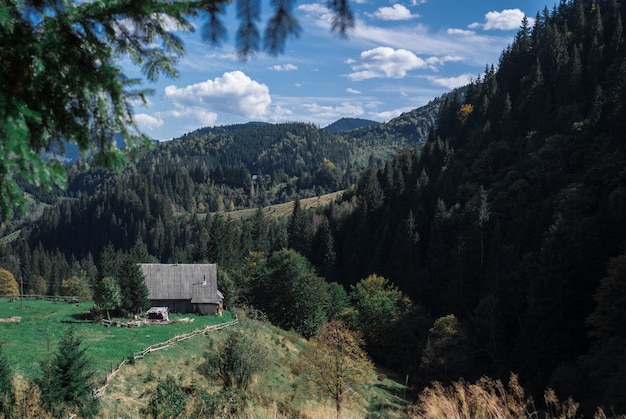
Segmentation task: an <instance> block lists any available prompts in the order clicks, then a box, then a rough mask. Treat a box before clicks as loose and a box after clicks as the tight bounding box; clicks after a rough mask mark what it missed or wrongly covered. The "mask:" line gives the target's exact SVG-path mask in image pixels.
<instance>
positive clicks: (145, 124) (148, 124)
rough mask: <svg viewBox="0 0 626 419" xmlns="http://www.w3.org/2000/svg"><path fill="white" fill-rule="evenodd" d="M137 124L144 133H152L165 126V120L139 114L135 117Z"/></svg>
mask: <svg viewBox="0 0 626 419" xmlns="http://www.w3.org/2000/svg"><path fill="white" fill-rule="evenodd" d="M135 122H137V125H138V126H139V128H140V129H141V130H142V131H143V130H146V131H152V130H154V129H156V128H160V127H162V126H163V123H164V122H163V120H162V119H161V118H157V117H154V116H151V115H148V114H145V113H139V114H136V115H135Z"/></svg>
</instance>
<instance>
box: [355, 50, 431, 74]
mask: <svg viewBox="0 0 626 419" xmlns="http://www.w3.org/2000/svg"><path fill="white" fill-rule="evenodd" d="M347 63H348V64H350V65H351V67H352V70H353V72H352V73H350V74H348V77H349V78H350V79H351V80H353V81H361V80H367V79H373V78H395V79H398V78H403V77H405V76H406V73H407V72H408V71H411V70H414V69H417V68H425V67H426V66H427V63H426V61H424V60H423V59H421V58H419V57H418V56H417V55H415V54H413V53H412V52H411V51H408V50H406V49H397V50H394V49H393V48H390V47H377V48H374V49H371V50H368V51H363V52H362V53H361V55H360V57H359V60H358V61H355V60H348V61H347Z"/></svg>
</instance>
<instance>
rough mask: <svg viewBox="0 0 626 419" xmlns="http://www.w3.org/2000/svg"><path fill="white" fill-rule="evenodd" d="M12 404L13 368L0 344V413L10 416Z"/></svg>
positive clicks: (13, 400)
mask: <svg viewBox="0 0 626 419" xmlns="http://www.w3.org/2000/svg"><path fill="white" fill-rule="evenodd" d="M14 405H15V396H14V394H13V370H12V368H11V364H10V362H9V359H8V358H7V356H6V354H5V353H4V350H3V349H2V345H0V415H2V416H4V417H11V410H12V409H13V407H14Z"/></svg>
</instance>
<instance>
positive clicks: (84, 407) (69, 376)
mask: <svg viewBox="0 0 626 419" xmlns="http://www.w3.org/2000/svg"><path fill="white" fill-rule="evenodd" d="M86 351H87V347H85V346H84V345H83V344H82V339H81V338H80V337H78V336H77V335H76V332H75V330H74V329H72V328H68V329H66V330H65V333H64V334H63V336H62V337H61V339H60V340H59V343H58V347H57V351H56V352H55V353H54V354H53V356H52V358H51V359H50V360H49V361H43V362H42V365H41V368H42V370H43V374H42V377H41V378H40V379H39V380H38V382H37V384H38V385H39V387H40V388H41V398H42V401H43V402H44V405H45V406H46V409H47V410H48V411H50V412H55V414H57V415H59V414H62V413H64V414H68V413H69V414H71V413H80V414H81V415H87V416H90V415H93V414H95V413H96V412H97V408H98V404H97V402H96V400H95V399H94V398H93V395H92V384H93V383H92V376H93V371H92V369H91V366H90V363H91V360H90V359H89V358H88V357H87V355H86Z"/></svg>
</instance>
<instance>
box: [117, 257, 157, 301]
mask: <svg viewBox="0 0 626 419" xmlns="http://www.w3.org/2000/svg"><path fill="white" fill-rule="evenodd" d="M117 282H118V284H119V286H120V291H121V293H122V304H121V308H122V309H124V310H126V311H127V312H129V313H138V312H140V311H141V310H143V309H145V308H147V307H148V305H149V304H150V300H148V288H147V287H146V282H145V279H144V277H143V273H142V272H141V268H140V267H139V265H138V264H137V263H136V262H135V260H134V259H133V258H132V257H130V256H127V257H126V258H125V259H124V261H123V262H122V265H121V266H120V269H119V271H118V274H117Z"/></svg>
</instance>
